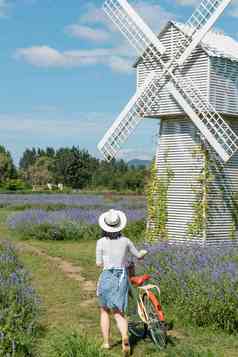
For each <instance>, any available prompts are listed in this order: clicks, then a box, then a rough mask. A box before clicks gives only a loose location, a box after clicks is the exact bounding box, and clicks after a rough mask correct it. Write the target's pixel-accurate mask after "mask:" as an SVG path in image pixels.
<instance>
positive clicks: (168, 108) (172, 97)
mask: <svg viewBox="0 0 238 357" xmlns="http://www.w3.org/2000/svg"><path fill="white" fill-rule="evenodd" d="M230 2H231V0H202V1H201V3H200V5H199V6H198V7H197V9H196V10H195V12H194V13H193V14H192V16H191V17H190V19H189V20H188V21H187V23H186V24H183V25H182V24H178V23H174V22H169V23H168V24H167V26H166V27H165V28H164V29H163V30H162V31H161V33H160V34H159V36H158V37H157V36H156V35H155V34H154V33H153V32H152V31H151V30H150V28H149V27H148V26H147V25H146V24H145V23H144V21H143V20H142V19H141V18H140V17H139V16H138V14H137V13H136V12H135V11H134V9H133V8H132V7H131V6H130V5H129V3H128V2H127V1H126V0H107V1H106V2H105V4H104V10H105V12H106V13H107V14H108V15H109V17H110V18H111V19H112V21H113V22H114V24H115V25H116V26H117V27H118V28H119V30H120V31H121V32H122V33H123V34H124V35H125V37H126V38H127V39H128V40H129V42H130V43H131V45H132V46H133V47H134V48H135V49H136V51H137V53H138V55H139V59H138V61H137V62H136V64H135V67H136V68H137V90H136V93H135V95H134V96H133V97H132V98H131V99H130V101H129V103H128V104H127V105H126V107H125V108H124V110H123V111H122V112H121V114H120V115H119V117H118V118H117V119H116V121H115V122H114V123H113V125H112V126H111V128H110V129H109V130H108V131H107V133H106V134H105V136H104V138H103V139H102V140H101V141H100V143H99V145H98V148H99V150H100V151H101V152H102V153H103V155H104V157H105V158H106V159H107V160H110V159H112V158H113V157H114V156H115V155H116V154H117V152H118V151H119V150H120V147H121V145H122V144H123V143H124V142H125V141H126V140H127V138H128V137H129V135H130V134H131V133H132V131H134V129H135V128H136V127H137V125H138V124H139V123H140V122H141V121H142V120H144V118H146V117H149V118H151V117H153V118H160V120H161V125H160V138H159V143H158V149H157V153H156V163H157V167H158V177H159V179H160V180H165V181H166V182H168V181H171V182H170V186H169V187H168V188H167V189H168V190H167V196H166V200H167V202H166V205H165V206H166V210H167V212H166V216H167V222H166V225H167V232H168V237H169V239H170V240H174V239H175V240H179V241H180V242H183V241H184V240H186V241H187V239H188V237H190V238H193V241H199V242H203V243H208V244H214V243H219V242H223V243H224V242H226V243H230V242H232V244H234V243H235V242H238V213H237V212H238V197H237V196H238V151H237V150H238V84H237V80H236V78H237V76H238V50H237V49H238V45H237V43H235V41H233V40H232V39H231V38H228V37H226V36H224V35H218V34H216V33H209V31H210V29H211V27H212V26H213V25H214V23H215V22H216V21H217V19H218V18H219V17H220V15H221V14H222V13H223V11H224V9H225V8H226V6H227V5H228V4H229V3H230ZM171 170H172V171H173V179H172V180H168V179H166V175H167V174H168V171H170V172H171ZM154 224H156V222H154ZM229 238H232V239H229Z"/></svg>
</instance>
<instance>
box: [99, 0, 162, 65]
mask: <svg viewBox="0 0 238 357" xmlns="http://www.w3.org/2000/svg"><path fill="white" fill-rule="evenodd" d="M103 9H104V11H105V12H106V14H107V15H108V16H109V17H110V18H111V20H112V21H113V23H114V24H115V25H116V26H117V28H118V29H119V30H120V31H121V32H122V34H123V35H124V36H125V37H126V38H127V40H128V41H129V42H130V44H131V45H132V46H133V47H134V48H135V50H136V51H137V53H138V54H139V55H140V56H142V55H144V56H147V57H148V56H149V57H151V59H153V58H157V57H159V56H160V55H161V54H163V53H164V52H165V47H164V46H163V45H162V43H161V42H160V41H159V39H158V38H157V36H156V35H155V34H154V33H153V31H151V29H150V28H149V27H148V26H147V25H146V23H145V22H144V21H143V20H142V18H141V17H140V16H139V15H138V14H137V13H136V11H135V10H134V9H133V8H132V7H131V5H129V4H128V2H127V1H126V0H106V2H105V3H104V6H103Z"/></svg>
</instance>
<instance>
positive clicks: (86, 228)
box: [16, 220, 145, 241]
mask: <svg viewBox="0 0 238 357" xmlns="http://www.w3.org/2000/svg"><path fill="white" fill-rule="evenodd" d="M16 231H17V232H19V233H20V235H21V237H22V238H23V239H37V240H55V241H79V240H94V239H95V240H96V239H98V238H99V237H100V235H101V229H100V227H99V226H98V225H97V224H87V223H83V222H75V221H62V222H59V223H48V222H45V223H41V224H29V223H28V224H19V225H18V226H17V228H16ZM144 231H145V223H144V221H142V220H141V221H138V222H132V223H129V224H128V226H127V228H126V229H125V232H124V233H125V235H126V236H128V237H130V238H131V239H132V240H134V241H139V240H141V239H143V237H144Z"/></svg>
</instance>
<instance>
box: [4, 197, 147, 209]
mask: <svg viewBox="0 0 238 357" xmlns="http://www.w3.org/2000/svg"><path fill="white" fill-rule="evenodd" d="M22 205H32V206H34V205H65V206H69V207H81V208H83V207H92V206H94V207H101V208H108V207H116V208H117V209H122V208H125V207H128V208H145V198H144V196H116V195H109V194H108V195H89V194H24V195H22V194H0V207H2V208H4V207H9V206H14V207H16V206H22Z"/></svg>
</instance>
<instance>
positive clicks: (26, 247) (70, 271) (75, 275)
mask: <svg viewBox="0 0 238 357" xmlns="http://www.w3.org/2000/svg"><path fill="white" fill-rule="evenodd" d="M15 246H16V248H17V250H18V251H20V252H21V251H22V252H30V253H33V254H36V255H38V256H42V257H45V258H47V259H48V260H49V261H52V262H54V263H56V264H57V267H58V268H59V269H60V270H61V271H62V272H63V273H64V274H65V275H66V276H67V277H68V278H70V279H73V280H76V281H78V282H79V283H80V286H81V287H82V289H83V290H84V291H87V292H93V291H94V292H95V291H96V283H95V282H94V281H91V280H87V279H85V278H84V277H83V276H82V268H81V267H80V266H75V265H73V264H72V263H70V262H68V261H66V260H64V259H62V258H59V257H52V256H51V255H48V254H47V253H45V252H44V251H43V250H41V249H39V248H36V247H33V246H31V245H30V244H26V243H22V242H21V243H19V242H18V243H15ZM90 301H92V299H91V300H90ZM83 303H84V304H86V303H87V301H84V302H83Z"/></svg>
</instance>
